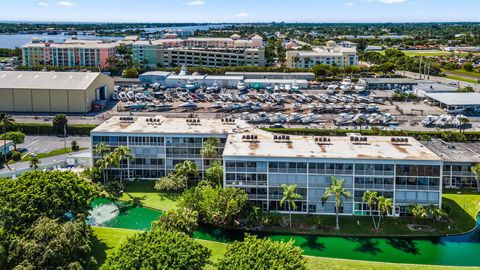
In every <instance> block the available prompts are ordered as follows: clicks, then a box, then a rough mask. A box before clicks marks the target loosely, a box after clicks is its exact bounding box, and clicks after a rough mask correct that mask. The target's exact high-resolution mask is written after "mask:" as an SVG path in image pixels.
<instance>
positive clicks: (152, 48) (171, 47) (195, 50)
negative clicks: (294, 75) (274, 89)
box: [132, 36, 265, 67]
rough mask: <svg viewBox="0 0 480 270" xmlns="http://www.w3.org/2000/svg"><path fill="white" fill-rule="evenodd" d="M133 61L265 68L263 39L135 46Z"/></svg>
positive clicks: (172, 41) (151, 64)
mask: <svg viewBox="0 0 480 270" xmlns="http://www.w3.org/2000/svg"><path fill="white" fill-rule="evenodd" d="M132 48H133V61H134V62H135V63H139V64H142V65H145V66H149V67H157V66H162V67H175V66H181V65H184V64H185V65H187V66H206V67H222V66H245V65H246V66H265V49H264V47H263V39H262V38H261V37H259V36H253V37H251V38H250V39H248V40H247V39H245V40H241V39H237V38H236V37H234V38H188V39H161V40H153V41H139V42H135V43H134V44H133V46H132Z"/></svg>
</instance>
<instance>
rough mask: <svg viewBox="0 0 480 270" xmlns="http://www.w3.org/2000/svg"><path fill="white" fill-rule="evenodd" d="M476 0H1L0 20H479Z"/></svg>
mask: <svg viewBox="0 0 480 270" xmlns="http://www.w3.org/2000/svg"><path fill="white" fill-rule="evenodd" d="M479 10H480V1H479V0H11V1H7V0H3V1H2V4H1V12H0V20H14V21H19V20H22V21H81V22H270V21H285V22H425V21H480V14H479Z"/></svg>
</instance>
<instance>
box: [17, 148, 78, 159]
mask: <svg viewBox="0 0 480 270" xmlns="http://www.w3.org/2000/svg"><path fill="white" fill-rule="evenodd" d="M85 149H87V148H85V147H83V148H80V150H79V151H82V150H85ZM73 152H78V151H73V150H72V148H71V147H67V148H66V149H65V148H61V149H56V150H53V151H50V152H48V153H38V154H37V156H38V158H40V159H42V158H47V157H54V156H58V155H63V154H68V153H73ZM31 159H32V157H31V156H30V155H29V154H27V155H25V156H24V157H23V158H22V161H30V160H31Z"/></svg>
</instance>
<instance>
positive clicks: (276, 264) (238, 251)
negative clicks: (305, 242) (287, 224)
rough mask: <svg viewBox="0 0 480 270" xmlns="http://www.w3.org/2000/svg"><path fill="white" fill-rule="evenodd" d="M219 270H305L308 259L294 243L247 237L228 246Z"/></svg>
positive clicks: (219, 264)
mask: <svg viewBox="0 0 480 270" xmlns="http://www.w3.org/2000/svg"><path fill="white" fill-rule="evenodd" d="M218 269H219V270H244V269H252V270H253V269H265V270H267V269H272V270H273V269H282V270H305V269H307V267H306V259H305V258H304V257H303V256H302V250H301V249H300V248H299V247H294V246H293V241H290V242H276V241H272V240H271V239H268V238H263V239H259V238H257V237H256V236H247V237H246V238H245V239H244V240H243V242H240V241H235V242H233V243H231V244H229V245H228V246H227V252H226V253H225V255H224V256H223V258H221V259H220V261H219V263H218Z"/></svg>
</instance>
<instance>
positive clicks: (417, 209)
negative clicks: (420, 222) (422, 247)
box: [410, 204, 427, 224]
mask: <svg viewBox="0 0 480 270" xmlns="http://www.w3.org/2000/svg"><path fill="white" fill-rule="evenodd" d="M410 212H411V213H412V215H413V224H417V219H421V218H426V217H427V210H425V207H423V205H420V204H414V205H411V206H410Z"/></svg>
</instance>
